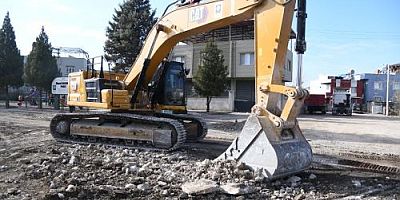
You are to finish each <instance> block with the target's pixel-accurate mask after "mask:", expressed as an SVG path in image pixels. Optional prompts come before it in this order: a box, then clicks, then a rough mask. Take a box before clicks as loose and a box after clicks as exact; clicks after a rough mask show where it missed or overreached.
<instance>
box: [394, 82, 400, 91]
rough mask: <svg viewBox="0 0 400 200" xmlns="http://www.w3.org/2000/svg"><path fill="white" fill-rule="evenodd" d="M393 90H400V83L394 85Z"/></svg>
mask: <svg viewBox="0 0 400 200" xmlns="http://www.w3.org/2000/svg"><path fill="white" fill-rule="evenodd" d="M393 90H400V82H394V83H393Z"/></svg>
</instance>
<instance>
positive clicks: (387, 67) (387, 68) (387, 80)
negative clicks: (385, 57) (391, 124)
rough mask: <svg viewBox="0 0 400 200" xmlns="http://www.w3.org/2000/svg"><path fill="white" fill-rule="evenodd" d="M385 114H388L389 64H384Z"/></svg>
mask: <svg viewBox="0 0 400 200" xmlns="http://www.w3.org/2000/svg"><path fill="white" fill-rule="evenodd" d="M385 69H386V116H389V86H390V84H389V79H390V70H389V65H386V68H385Z"/></svg>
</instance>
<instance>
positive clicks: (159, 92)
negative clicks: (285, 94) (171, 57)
mask: <svg viewBox="0 0 400 200" xmlns="http://www.w3.org/2000/svg"><path fill="white" fill-rule="evenodd" d="M185 79H186V77H185V68H184V67H183V63H180V62H175V61H170V62H163V64H162V65H161V66H160V67H159V68H158V70H157V72H156V74H155V75H154V77H153V79H152V81H151V82H150V84H149V91H150V93H149V96H150V100H151V104H152V105H153V106H154V105H156V104H158V105H165V106H186V93H185Z"/></svg>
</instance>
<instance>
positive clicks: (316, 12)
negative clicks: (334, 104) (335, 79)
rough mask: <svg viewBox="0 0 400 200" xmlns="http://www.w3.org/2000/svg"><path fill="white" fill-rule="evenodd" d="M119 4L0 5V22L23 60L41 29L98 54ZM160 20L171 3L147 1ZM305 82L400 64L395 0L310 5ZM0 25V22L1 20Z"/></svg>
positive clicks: (45, 1) (312, 1)
mask: <svg viewBox="0 0 400 200" xmlns="http://www.w3.org/2000/svg"><path fill="white" fill-rule="evenodd" d="M121 2H123V0H114V1H110V0H85V1H82V0H1V1H0V18H1V19H2V18H3V17H4V16H5V14H6V12H7V11H10V16H11V23H12V25H13V26H14V29H15V32H16V36H17V45H18V47H19V48H20V50H21V53H22V54H24V55H26V54H28V53H29V51H30V50H31V45H32V42H33V41H34V40H35V38H36V36H37V35H38V34H39V32H40V28H41V26H42V25H43V26H45V30H46V32H47V33H48V35H49V37H50V41H51V43H52V44H53V46H63V47H79V48H82V49H84V50H86V51H88V52H89V54H90V55H91V56H97V55H101V54H102V52H103V45H104V41H105V39H106V37H105V29H106V27H107V24H108V21H109V20H111V17H112V14H113V13H114V8H117V7H118V4H120V3H121ZM150 2H151V4H152V7H153V8H156V9H157V13H158V15H160V13H161V12H162V11H163V10H164V8H165V7H166V5H167V4H168V3H169V2H171V1H166V0H151V1H150ZM307 3H308V5H307V6H308V8H307V9H308V21H307V37H306V38H307V42H308V43H307V44H308V49H307V52H306V53H305V57H304V68H305V69H304V71H305V72H304V78H305V82H306V83H305V84H306V85H308V82H309V81H310V80H314V79H317V78H318V77H319V76H321V75H336V74H343V73H346V72H348V71H349V70H350V69H355V70H356V73H363V72H374V71H375V69H376V68H378V67H379V66H381V65H382V64H393V63H400V23H399V21H398V20H399V19H400V12H399V11H398V9H399V8H400V1H399V0H384V1H378V0H334V1H328V0H308V2H307ZM1 22H2V20H1Z"/></svg>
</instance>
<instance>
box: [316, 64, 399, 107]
mask: <svg viewBox="0 0 400 200" xmlns="http://www.w3.org/2000/svg"><path fill="white" fill-rule="evenodd" d="M389 69H390V73H391V74H390V76H389V103H391V104H392V103H393V102H394V101H395V100H396V99H395V96H396V95H400V64H396V65H391V66H390V68H389ZM328 78H329V79H330V81H329V82H327V81H325V80H324V79H321V78H320V79H319V80H318V81H312V82H311V84H310V88H311V93H313V91H318V92H323V91H326V93H325V94H326V99H327V103H328V105H329V102H330V101H331V100H332V94H333V91H335V90H342V91H346V90H348V91H349V92H350V93H351V99H352V104H353V105H356V106H357V107H359V108H361V110H362V111H366V112H370V113H375V114H383V113H384V111H385V106H386V92H387V74H386V72H384V71H382V70H377V72H376V73H362V74H354V73H353V74H352V73H349V74H346V75H339V76H329V77H328ZM313 88H314V89H313ZM318 92H317V93H318ZM314 93H315V92H314ZM397 103H399V102H397ZM328 110H329V108H328Z"/></svg>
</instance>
